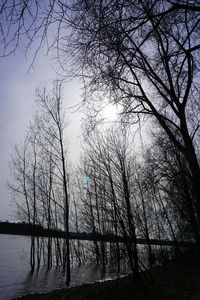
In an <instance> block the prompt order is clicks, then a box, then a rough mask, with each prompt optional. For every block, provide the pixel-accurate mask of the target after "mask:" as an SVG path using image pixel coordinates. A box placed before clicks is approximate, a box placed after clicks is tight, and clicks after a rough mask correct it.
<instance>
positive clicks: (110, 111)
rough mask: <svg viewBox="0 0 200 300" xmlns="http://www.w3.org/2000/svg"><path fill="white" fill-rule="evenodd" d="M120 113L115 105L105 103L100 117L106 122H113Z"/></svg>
mask: <svg viewBox="0 0 200 300" xmlns="http://www.w3.org/2000/svg"><path fill="white" fill-rule="evenodd" d="M119 113H120V109H119V107H118V106H117V105H114V104H111V103H110V104H108V105H106V106H105V107H104V108H103V110H102V111H101V115H102V118H103V119H104V120H105V121H106V122H113V121H116V120H117V117H118V115H119Z"/></svg>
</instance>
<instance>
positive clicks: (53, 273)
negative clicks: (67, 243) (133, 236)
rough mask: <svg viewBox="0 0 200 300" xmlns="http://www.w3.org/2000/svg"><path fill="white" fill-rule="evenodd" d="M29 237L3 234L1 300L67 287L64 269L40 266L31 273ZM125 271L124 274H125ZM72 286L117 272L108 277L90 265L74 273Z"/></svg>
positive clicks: (0, 268) (1, 246) (0, 269)
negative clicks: (49, 268) (48, 268)
mask: <svg viewBox="0 0 200 300" xmlns="http://www.w3.org/2000/svg"><path fill="white" fill-rule="evenodd" d="M29 251H30V237H26V236H17V235H6V234H5V235H4V234H0V300H10V299H13V298H15V297H19V296H23V295H26V294H30V293H35V292H47V291H51V290H54V289H58V288H63V287H64V286H65V276H64V274H63V272H62V268H61V269H59V268H56V266H55V267H53V268H52V269H51V270H50V271H47V270H46V268H43V267H41V268H40V270H39V271H35V272H34V273H33V274H31V273H30V266H29V263H28V260H29ZM126 273H127V271H126V270H124V271H123V272H122V274H126ZM71 277H72V280H71V285H72V286H75V285H81V284H83V283H85V282H88V283H89V282H91V283H92V282H95V281H98V280H104V279H105V278H107V279H109V278H114V277H116V273H115V270H112V269H108V270H107V271H106V275H105V274H102V273H101V270H100V269H97V268H94V267H91V265H82V266H81V267H80V268H78V267H76V268H73V269H72V271H71Z"/></svg>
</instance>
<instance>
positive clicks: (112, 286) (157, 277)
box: [19, 260, 200, 300]
mask: <svg viewBox="0 0 200 300" xmlns="http://www.w3.org/2000/svg"><path fill="white" fill-rule="evenodd" d="M147 277H148V279H149V280H147V279H146V278H147ZM151 278H152V279H153V282H152V281H150V280H151ZM19 299H23V300H36V299H39V300H43V299H44V300H47V299H49V300H57V299H59V300H64V299H66V300H72V299H73V300H86V299H87V300H96V299H97V300H106V299H112V300H117V299H119V300H120V299H122V300H129V299H131V300H150V299H151V300H186V299H187V300H189V299H191V300H199V299H200V262H199V261H196V260H195V261H191V260H190V261H185V262H170V263H167V264H165V265H163V266H160V267H155V268H153V269H152V270H150V271H148V273H144V274H142V276H141V279H139V280H138V279H134V278H132V277H131V276H128V277H124V278H120V279H116V280H112V281H106V282H98V283H94V284H85V285H82V286H79V287H74V288H69V289H62V290H56V291H53V292H51V293H47V294H34V295H28V296H25V297H21V298H19Z"/></svg>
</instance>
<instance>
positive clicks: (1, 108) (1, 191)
mask: <svg viewBox="0 0 200 300" xmlns="http://www.w3.org/2000/svg"><path fill="white" fill-rule="evenodd" d="M30 64H31V60H26V59H25V55H24V53H23V52H22V51H20V50H18V51H17V53H16V55H12V56H9V57H6V58H0V166H1V169H0V220H2V221H4V220H10V221H12V220H13V215H14V211H13V209H12V205H11V203H10V192H9V190H8V189H7V187H6V183H7V180H8V179H9V160H10V155H11V153H12V149H13V147H14V145H15V144H16V143H18V142H20V141H23V138H24V136H25V131H26V128H27V126H28V124H29V121H30V120H31V117H32V115H33V113H34V93H35V88H37V87H43V86H50V85H51V82H52V80H53V79H56V73H55V71H54V70H53V68H52V65H53V62H52V60H50V58H48V57H47V56H44V55H43V54H42V53H40V54H39V56H38V57H37V59H36V61H35V63H34V70H33V69H31V70H30V71H29V72H28V69H29V67H30ZM54 67H55V66H54ZM80 100H81V98H80V85H79V83H78V81H77V80H74V81H72V82H70V83H67V84H66V85H65V91H64V99H63V103H64V106H65V107H66V108H67V107H70V106H73V105H75V104H77V103H79V102H80ZM73 111H74V110H72V109H71V110H67V118H69V120H70V124H69V126H68V132H69V134H68V137H67V139H68V143H69V153H70V159H71V160H73V161H74V160H76V159H77V158H78V155H79V152H80V143H79V136H80V119H81V113H80V112H76V113H74V112H73Z"/></svg>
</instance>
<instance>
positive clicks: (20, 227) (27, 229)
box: [0, 221, 66, 238]
mask: <svg viewBox="0 0 200 300" xmlns="http://www.w3.org/2000/svg"><path fill="white" fill-rule="evenodd" d="M0 233H4V234H16V235H28V236H46V237H48V236H50V237H61V238H64V237H65V236H66V234H65V232H64V231H62V230H57V229H49V230H48V229H45V228H44V227H43V226H41V225H33V224H28V223H25V222H22V223H20V222H19V223H9V222H7V221H6V222H0Z"/></svg>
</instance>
